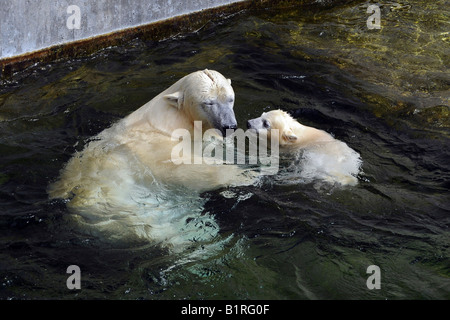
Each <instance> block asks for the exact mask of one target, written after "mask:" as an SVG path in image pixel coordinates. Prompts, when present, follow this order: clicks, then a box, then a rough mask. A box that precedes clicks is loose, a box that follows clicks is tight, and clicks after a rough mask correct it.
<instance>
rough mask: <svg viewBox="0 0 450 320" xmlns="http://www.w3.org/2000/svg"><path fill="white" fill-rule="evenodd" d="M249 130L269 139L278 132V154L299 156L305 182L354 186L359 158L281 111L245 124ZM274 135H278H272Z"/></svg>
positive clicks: (353, 152) (347, 148)
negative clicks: (320, 180) (318, 180)
mask: <svg viewBox="0 0 450 320" xmlns="http://www.w3.org/2000/svg"><path fill="white" fill-rule="evenodd" d="M247 127H248V128H249V129H254V130H256V131H257V132H258V134H265V135H267V137H268V138H270V137H271V132H272V129H277V130H278V134H279V137H278V140H279V143H280V151H281V152H283V151H284V153H285V154H286V153H291V154H292V153H295V154H297V155H298V156H299V162H298V165H299V166H300V172H299V174H300V176H301V177H302V178H303V179H304V180H306V181H312V180H315V179H322V180H325V181H328V182H331V183H336V182H337V183H340V184H342V185H356V184H357V181H358V180H357V175H358V173H359V171H360V167H361V164H362V162H361V159H360V155H359V154H358V153H357V152H356V151H354V150H353V149H351V148H350V147H348V146H347V144H345V143H344V142H342V141H339V140H337V139H335V138H333V136H331V135H330V134H329V133H327V132H325V131H323V130H319V129H316V128H312V127H308V126H304V125H302V124H300V123H299V122H298V121H296V120H295V119H293V118H292V117H291V116H290V115H289V114H288V113H286V112H284V111H282V110H272V111H269V112H265V113H263V114H262V115H261V116H260V117H258V118H255V119H251V120H249V121H248V122H247ZM274 132H277V131H274Z"/></svg>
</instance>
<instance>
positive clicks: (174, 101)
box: [164, 91, 183, 109]
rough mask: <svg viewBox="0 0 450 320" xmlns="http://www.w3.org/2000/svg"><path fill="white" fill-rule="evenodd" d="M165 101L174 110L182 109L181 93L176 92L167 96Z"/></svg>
mask: <svg viewBox="0 0 450 320" xmlns="http://www.w3.org/2000/svg"><path fill="white" fill-rule="evenodd" d="M164 99H166V101H167V102H168V103H169V105H171V106H172V107H174V108H177V109H180V107H181V103H182V102H183V94H182V93H181V92H179V91H178V92H175V93H171V94H166V95H165V96H164Z"/></svg>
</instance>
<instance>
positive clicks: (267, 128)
mask: <svg viewBox="0 0 450 320" xmlns="http://www.w3.org/2000/svg"><path fill="white" fill-rule="evenodd" d="M294 125H299V123H298V122H297V121H296V120H295V119H293V118H292V117H291V116H290V115H289V114H288V113H287V112H285V111H282V110H272V111H269V112H264V113H263V114H262V115H261V116H260V117H258V118H255V119H251V120H248V121H247V128H248V129H253V130H255V131H256V132H257V133H258V134H264V135H267V137H268V138H270V136H271V134H272V131H271V130H272V129H276V130H278V134H279V137H278V138H279V139H278V141H279V142H280V145H289V144H294V143H296V142H298V141H297V140H298V136H297V135H296V133H295V131H294V128H293V126H294Z"/></svg>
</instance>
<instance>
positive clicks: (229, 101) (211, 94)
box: [164, 69, 237, 136]
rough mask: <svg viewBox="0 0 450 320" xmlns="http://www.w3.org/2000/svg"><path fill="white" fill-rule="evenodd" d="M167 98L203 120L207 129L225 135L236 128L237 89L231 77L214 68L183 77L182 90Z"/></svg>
mask: <svg viewBox="0 0 450 320" xmlns="http://www.w3.org/2000/svg"><path fill="white" fill-rule="evenodd" d="M164 98H165V99H166V100H167V101H168V102H169V104H170V105H172V106H174V107H176V108H178V109H179V110H183V112H184V113H185V114H186V116H187V117H189V118H190V120H192V121H202V128H203V130H208V129H213V128H214V129H217V130H219V131H220V132H221V133H222V135H223V136H225V135H226V131H227V129H233V130H234V129H236V128H237V121H236V117H235V115H234V111H233V107H234V91H233V88H232V87H231V80H230V79H227V78H225V77H224V76H223V75H222V74H220V73H219V72H217V71H214V70H208V69H205V70H203V71H197V72H194V73H191V74H190V75H188V76H186V77H185V78H184V79H183V82H182V84H181V88H180V90H179V91H177V92H175V93H173V94H168V95H166V96H164Z"/></svg>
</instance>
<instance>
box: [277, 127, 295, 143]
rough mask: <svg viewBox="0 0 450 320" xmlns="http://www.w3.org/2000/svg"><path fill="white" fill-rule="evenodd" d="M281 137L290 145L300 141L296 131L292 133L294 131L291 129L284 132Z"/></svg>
mask: <svg viewBox="0 0 450 320" xmlns="http://www.w3.org/2000/svg"><path fill="white" fill-rule="evenodd" d="M281 137H282V138H283V140H284V141H286V142H288V143H292V142H295V141H296V140H297V139H298V137H297V136H296V135H295V133H294V131H292V129H290V128H289V129H286V130H284V131H283V134H282V135H281Z"/></svg>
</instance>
